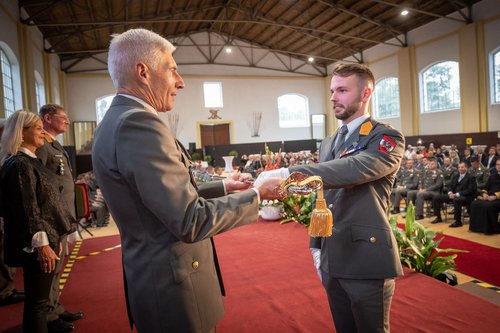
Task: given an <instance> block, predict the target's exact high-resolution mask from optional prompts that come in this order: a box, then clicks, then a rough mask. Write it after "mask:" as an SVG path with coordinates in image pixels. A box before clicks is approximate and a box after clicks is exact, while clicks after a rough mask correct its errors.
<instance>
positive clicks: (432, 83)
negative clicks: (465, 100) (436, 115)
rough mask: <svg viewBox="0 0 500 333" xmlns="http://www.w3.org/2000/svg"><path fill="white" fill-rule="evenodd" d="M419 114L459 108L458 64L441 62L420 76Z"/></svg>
mask: <svg viewBox="0 0 500 333" xmlns="http://www.w3.org/2000/svg"><path fill="white" fill-rule="evenodd" d="M420 92H421V93H420V96H421V97H420V100H421V112H422V113H426V112H436V111H445V110H452V109H459V108H460V75H459V70H458V62H456V61H443V62H439V63H437V64H434V65H432V66H430V67H428V68H427V69H425V70H424V71H422V72H421V74H420Z"/></svg>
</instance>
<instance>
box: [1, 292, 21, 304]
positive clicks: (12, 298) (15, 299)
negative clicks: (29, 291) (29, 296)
mask: <svg viewBox="0 0 500 333" xmlns="http://www.w3.org/2000/svg"><path fill="white" fill-rule="evenodd" d="M19 302H24V292H23V293H21V292H20V291H17V290H15V289H14V290H13V291H12V294H10V295H9V296H7V297H6V298H4V299H2V300H0V306H1V305H10V304H15V303H19Z"/></svg>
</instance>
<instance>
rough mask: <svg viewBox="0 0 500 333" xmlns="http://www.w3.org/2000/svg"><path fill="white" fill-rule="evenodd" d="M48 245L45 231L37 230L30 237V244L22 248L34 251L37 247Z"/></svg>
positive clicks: (26, 250) (30, 251)
mask: <svg viewBox="0 0 500 333" xmlns="http://www.w3.org/2000/svg"><path fill="white" fill-rule="evenodd" d="M46 245H49V238H48V237H47V233H46V232H45V231H39V232H37V233H36V234H34V235H33V237H32V238H31V246H26V247H25V248H24V249H23V250H24V251H25V252H28V253H33V252H35V249H36V248H37V247H41V246H46Z"/></svg>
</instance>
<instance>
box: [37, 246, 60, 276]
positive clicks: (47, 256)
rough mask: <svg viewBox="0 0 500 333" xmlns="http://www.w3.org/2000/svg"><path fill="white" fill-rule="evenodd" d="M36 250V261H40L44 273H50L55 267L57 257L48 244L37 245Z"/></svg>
mask: <svg viewBox="0 0 500 333" xmlns="http://www.w3.org/2000/svg"><path fill="white" fill-rule="evenodd" d="M36 250H37V251H38V261H40V267H41V269H42V271H43V272H44V273H50V272H52V271H53V270H55V269H56V261H57V260H59V257H58V256H57V255H56V254H55V252H54V251H53V250H52V249H51V248H50V246H48V245H45V246H40V247H37V248H36Z"/></svg>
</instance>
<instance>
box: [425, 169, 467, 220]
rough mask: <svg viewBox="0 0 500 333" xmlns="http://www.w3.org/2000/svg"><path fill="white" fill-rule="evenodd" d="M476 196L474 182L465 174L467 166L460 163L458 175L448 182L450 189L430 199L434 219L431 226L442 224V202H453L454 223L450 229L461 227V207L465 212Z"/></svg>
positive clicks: (454, 175)
mask: <svg viewBox="0 0 500 333" xmlns="http://www.w3.org/2000/svg"><path fill="white" fill-rule="evenodd" d="M475 195H476V180H475V179H474V177H473V176H472V175H471V174H470V173H468V172H467V165H466V163H465V162H460V164H459V165H458V173H455V174H453V178H452V180H451V182H450V188H449V190H448V191H447V192H446V194H439V195H436V196H434V198H433V199H432V207H433V209H434V215H436V218H435V219H434V221H432V222H431V223H432V224H435V223H439V222H442V220H441V206H442V205H443V202H453V207H454V215H455V216H454V218H455V222H453V223H452V224H450V227H451V228H456V227H461V226H462V206H466V207H467V210H468V209H469V207H470V203H471V202H472V200H474V197H475Z"/></svg>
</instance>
